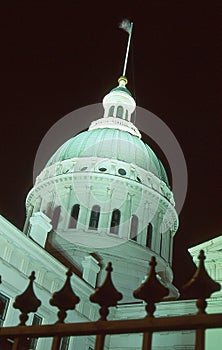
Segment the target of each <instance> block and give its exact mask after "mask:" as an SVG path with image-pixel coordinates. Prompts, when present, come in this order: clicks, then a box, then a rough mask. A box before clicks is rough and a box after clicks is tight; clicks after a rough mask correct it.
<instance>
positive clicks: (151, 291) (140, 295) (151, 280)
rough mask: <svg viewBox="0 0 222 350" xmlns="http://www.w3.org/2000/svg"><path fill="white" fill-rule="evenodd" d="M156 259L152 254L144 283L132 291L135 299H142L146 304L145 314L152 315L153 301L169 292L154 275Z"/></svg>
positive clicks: (153, 309) (160, 298)
mask: <svg viewBox="0 0 222 350" xmlns="http://www.w3.org/2000/svg"><path fill="white" fill-rule="evenodd" d="M156 264H157V263H156V259H155V257H154V256H152V258H151V260H150V262H149V265H150V270H149V275H148V277H147V279H146V280H145V282H144V283H142V284H141V286H140V287H139V288H138V289H136V290H135V291H134V292H133V295H134V297H135V298H136V299H141V300H144V301H145V302H146V303H147V305H146V311H147V316H149V317H153V314H154V311H155V309H156V308H155V303H157V302H158V301H161V300H162V299H163V297H165V296H166V295H167V294H168V293H169V289H168V288H166V287H164V286H163V285H162V284H161V283H160V282H159V281H158V279H157V277H156V270H155V266H156Z"/></svg>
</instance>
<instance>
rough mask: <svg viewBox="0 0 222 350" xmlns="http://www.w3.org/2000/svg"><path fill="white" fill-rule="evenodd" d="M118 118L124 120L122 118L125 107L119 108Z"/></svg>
mask: <svg viewBox="0 0 222 350" xmlns="http://www.w3.org/2000/svg"><path fill="white" fill-rule="evenodd" d="M116 116H117V118H122V116H123V107H122V106H118V107H117V112H116Z"/></svg>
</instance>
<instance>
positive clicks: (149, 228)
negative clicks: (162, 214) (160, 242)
mask: <svg viewBox="0 0 222 350" xmlns="http://www.w3.org/2000/svg"><path fill="white" fill-rule="evenodd" d="M152 235H153V225H152V224H151V223H149V224H148V225H147V231H146V247H147V248H151V245H152Z"/></svg>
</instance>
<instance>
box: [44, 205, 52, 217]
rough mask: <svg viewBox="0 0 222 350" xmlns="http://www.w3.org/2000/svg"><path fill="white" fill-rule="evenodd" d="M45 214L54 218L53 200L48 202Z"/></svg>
mask: <svg viewBox="0 0 222 350" xmlns="http://www.w3.org/2000/svg"><path fill="white" fill-rule="evenodd" d="M45 215H47V216H48V218H50V219H51V218H52V215H53V212H52V202H49V203H48V204H47V208H46V211H45Z"/></svg>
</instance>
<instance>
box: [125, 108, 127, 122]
mask: <svg viewBox="0 0 222 350" xmlns="http://www.w3.org/2000/svg"><path fill="white" fill-rule="evenodd" d="M125 119H126V120H128V109H126V113H125Z"/></svg>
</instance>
